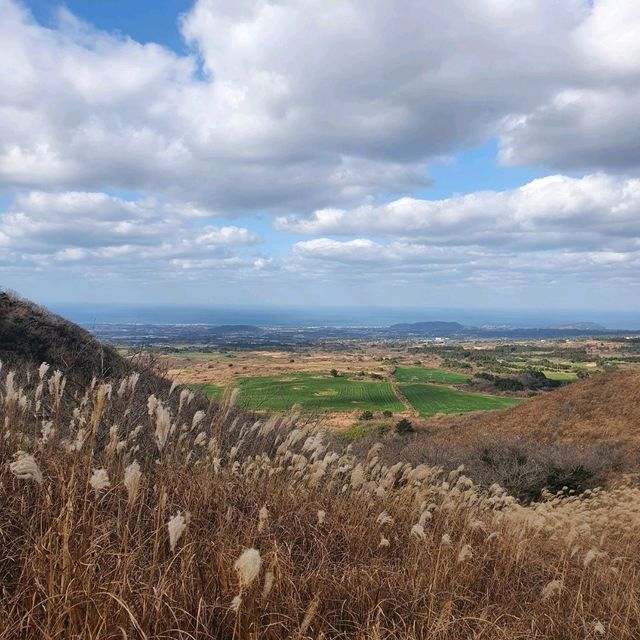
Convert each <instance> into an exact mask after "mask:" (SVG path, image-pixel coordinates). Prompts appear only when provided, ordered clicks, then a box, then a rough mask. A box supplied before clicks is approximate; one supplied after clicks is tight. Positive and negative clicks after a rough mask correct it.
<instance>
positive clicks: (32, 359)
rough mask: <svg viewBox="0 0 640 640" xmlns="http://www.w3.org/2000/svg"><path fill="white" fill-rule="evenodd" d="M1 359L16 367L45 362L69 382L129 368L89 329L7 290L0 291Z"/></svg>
mask: <svg viewBox="0 0 640 640" xmlns="http://www.w3.org/2000/svg"><path fill="white" fill-rule="evenodd" d="M0 360H2V361H3V362H4V363H5V365H6V366H18V367H22V366H34V365H36V366H37V365H39V364H40V363H42V362H48V363H49V364H50V365H51V366H52V367H53V368H54V369H59V370H60V371H62V373H63V374H64V375H65V376H66V377H67V380H68V382H70V383H73V382H77V383H87V382H89V381H90V380H91V378H92V377H93V376H98V377H112V376H119V375H122V374H124V373H125V372H126V371H128V370H129V369H130V367H129V366H128V365H127V363H126V362H125V361H124V360H123V359H122V358H121V357H120V356H119V355H118V354H117V353H116V351H115V350H113V349H112V348H110V347H108V346H105V345H102V344H101V343H99V342H98V341H97V340H96V339H95V338H93V337H92V336H91V334H90V333H89V332H88V331H86V330H84V329H82V328H81V327H79V326H78V325H76V324H74V323H72V322H69V321H68V320H65V319H64V318H62V317H60V316H58V315H55V314H53V313H51V312H49V311H48V310H47V309H45V308H43V307H40V306H38V305H35V304H34V303H32V302H30V301H28V300H25V299H23V298H20V297H19V296H17V295H15V294H13V293H10V292H6V291H0Z"/></svg>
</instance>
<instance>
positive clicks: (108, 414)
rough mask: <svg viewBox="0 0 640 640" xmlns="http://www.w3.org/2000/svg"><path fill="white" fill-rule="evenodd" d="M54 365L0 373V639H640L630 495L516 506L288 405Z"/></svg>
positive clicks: (626, 490)
mask: <svg viewBox="0 0 640 640" xmlns="http://www.w3.org/2000/svg"><path fill="white" fill-rule="evenodd" d="M5 373H6V372H5ZM54 375H55V374H54V373H53V372H46V373H45V374H44V378H45V379H44V381H43V384H42V386H41V387H40V386H39V380H38V373H37V372H36V371H34V372H31V373H30V382H27V372H20V375H19V376H17V377H16V380H15V381H14V380H13V377H12V376H9V380H7V376H6V375H4V376H2V379H0V389H1V393H2V402H1V403H0V425H1V426H2V429H3V433H2V437H1V438H0V549H1V550H2V551H1V556H0V594H1V595H0V620H1V621H2V626H0V639H2V640H8V639H9V638H11V639H17V638H27V639H30V638H47V639H53V638H60V639H62V638H65V639H66V638H96V639H97V638H181V639H187V638H238V639H240V638H241V639H245V638H267V639H270V638H273V639H276V638H360V639H365V638H366V639H374V638H375V639H383V638H409V639H413V638H421V639H422V638H424V639H426V638H429V639H454V638H455V639H463V638H464V639H467V638H478V639H480V638H482V639H485V640H486V639H493V638H495V639H515V638H521V639H525V638H527V639H529V638H554V639H556V638H562V639H565V638H566V639H574V638H575V639H576V640H577V639H580V640H584V639H585V638H604V637H608V638H616V639H629V640H631V639H633V638H637V637H638V629H639V628H640V597H639V596H640V577H639V573H638V571H639V569H640V536H639V535H638V533H639V529H640V492H639V490H638V489H637V488H635V487H632V486H621V487H619V488H617V489H615V490H610V491H598V490H596V491H593V492H589V493H587V494H586V495H582V496H579V497H577V496H560V495H558V496H547V498H548V499H547V500H546V501H544V502H541V503H539V504H536V505H532V506H529V507H523V506H521V505H519V504H517V503H516V501H515V500H514V499H513V498H511V497H510V496H508V495H506V493H505V492H504V491H503V490H502V489H501V488H500V487H497V486H494V487H492V488H491V489H490V490H489V491H481V490H479V489H478V488H477V487H476V486H475V485H474V484H473V483H472V482H471V481H470V480H469V478H467V477H466V476H464V475H463V470H462V469H460V470H457V471H454V472H452V473H450V474H449V475H448V476H443V474H442V472H441V471H440V470H439V469H438V468H429V467H425V466H421V467H417V468H414V467H411V466H410V465H408V464H398V465H394V466H392V467H388V466H386V465H384V464H383V463H382V462H381V460H380V459H379V458H378V451H379V446H374V447H373V448H372V449H371V450H370V451H369V453H368V455H367V456H366V458H365V457H364V456H363V457H362V458H360V459H358V458H356V457H355V456H353V455H352V454H351V453H350V452H349V451H346V452H343V453H335V452H333V451H331V450H330V449H329V448H328V446H327V445H326V444H325V440H324V434H323V432H322V430H321V429H320V428H319V427H317V426H316V425H311V424H306V425H303V424H299V423H296V421H295V419H294V418H293V417H292V416H289V417H286V418H281V419H277V420H276V419H270V420H267V421H265V420H262V421H260V422H254V421H252V420H249V421H248V420H247V418H246V417H244V416H242V415H241V414H234V412H233V410H232V409H231V407H230V406H229V404H230V403H227V404H226V405H224V404H223V405H222V406H220V407H217V406H209V407H205V408H203V407H202V406H200V405H198V404H197V401H196V400H193V399H192V398H191V396H190V395H189V394H188V392H179V390H174V391H173V393H172V394H171V395H170V397H168V396H167V394H166V393H165V396H164V397H160V398H155V399H153V400H149V399H148V398H147V397H146V396H144V397H143V394H141V393H140V392H139V391H138V390H137V389H136V387H135V385H134V384H133V381H131V380H130V381H128V382H125V383H121V382H120V381H117V382H114V383H113V386H112V387H108V386H105V385H104V384H102V383H95V384H94V385H93V386H92V387H91V388H88V389H87V390H86V393H85V394H84V395H83V394H77V397H75V398H73V397H70V396H68V395H67V396H65V395H64V394H65V393H66V392H65V391H62V392H60V381H59V382H58V384H56V383H52V384H51V385H49V380H52V379H53V376H54ZM60 393H61V394H62V398H60V397H59V394H60ZM60 400H62V401H60ZM199 412H204V413H199ZM167 421H168V423H167ZM167 424H168V433H167V432H166V429H167ZM43 434H45V435H46V437H45V438H43ZM18 451H23V452H25V454H23V455H21V456H20V458H21V464H19V465H17V466H16V465H13V467H12V466H11V463H12V462H14V461H17V460H18V459H17V457H16V454H17V452H18ZM25 455H27V456H28V455H30V456H33V460H30V459H28V458H26V457H25ZM134 461H136V462H138V463H139V465H140V468H141V476H140V477H139V478H136V475H137V474H136V467H135V465H134V466H133V467H132V466H131V465H133V462H134ZM34 463H35V465H36V466H34ZM127 469H128V471H127ZM36 470H37V471H36ZM39 474H41V477H40V475H39ZM132 474H133V475H132ZM92 478H93V480H92ZM136 479H137V482H136V481H135V480H136ZM170 523H171V524H170ZM247 550H254V551H249V552H247Z"/></svg>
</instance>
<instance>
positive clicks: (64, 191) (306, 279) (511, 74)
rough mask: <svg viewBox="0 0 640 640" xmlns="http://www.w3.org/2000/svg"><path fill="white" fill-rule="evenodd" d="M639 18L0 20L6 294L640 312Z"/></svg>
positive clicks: (147, 8)
mask: <svg viewBox="0 0 640 640" xmlns="http://www.w3.org/2000/svg"><path fill="white" fill-rule="evenodd" d="M639 169H640V3H639V2H637V0H593V1H589V0H563V1H562V2H558V1H557V0H430V2H406V3H405V2H398V1H397V0H368V1H367V2H361V1H360V0H357V1H356V0H353V1H347V0H325V1H323V2H318V1H317V0H296V1H293V0H271V1H267V0H234V1H233V2H232V1H229V0H226V1H222V0H195V1H187V0H167V1H163V2H158V1H157V0H136V2H131V1H130V0H128V1H126V2H125V0H110V1H109V2H95V1H89V0H84V1H83V0H68V1H67V2H66V3H58V2H49V1H46V0H31V1H21V0H0V286H2V287H5V288H9V289H13V290H16V291H17V292H19V293H20V294H22V295H25V296H27V297H30V298H32V299H35V300H36V301H38V302H42V303H45V304H46V303H60V302H69V303H98V302H100V303H136V304H139V303H153V304H163V303H167V304H168V303H171V304H198V305H217V304H224V305H228V304H262V305H296V306H305V305H309V306H312V305H315V306H322V305H342V304H344V305H371V306H388V307H398V308H401V307H412V308H415V307H424V308H429V307H434V308H436V307H440V308H441V307H447V308H456V307H460V308H470V307H476V308H497V309H500V308H505V309H507V308H508V309H518V308H522V309H553V308H562V309H576V310H581V309H594V310H632V311H637V310H640V176H639V174H638V170H639Z"/></svg>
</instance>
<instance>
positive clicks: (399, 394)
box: [390, 376, 420, 418]
mask: <svg viewBox="0 0 640 640" xmlns="http://www.w3.org/2000/svg"><path fill="white" fill-rule="evenodd" d="M390 380H391V388H392V389H393V393H394V394H395V396H396V398H398V400H400V402H402V404H403V405H404V408H405V410H406V411H407V413H409V414H410V415H411V417H413V418H419V417H420V414H419V413H418V412H417V411H416V410H415V409H414V408H413V405H412V404H411V403H410V402H409V401H408V400H407V399H406V398H405V396H404V393H402V391H400V387H399V386H398V382H397V380H396V379H395V377H393V376H391V378H390Z"/></svg>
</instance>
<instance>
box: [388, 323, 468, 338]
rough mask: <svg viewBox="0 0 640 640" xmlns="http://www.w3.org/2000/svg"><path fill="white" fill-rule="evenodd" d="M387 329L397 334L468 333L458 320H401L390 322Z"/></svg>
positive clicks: (434, 334)
mask: <svg viewBox="0 0 640 640" xmlns="http://www.w3.org/2000/svg"><path fill="white" fill-rule="evenodd" d="M389 331H391V332H392V333H399V334H404V335H407V334H413V335H421V336H439V337H450V336H459V335H468V333H469V330H468V329H467V328H466V327H465V326H463V325H461V324H460V323H459V322H443V321H439V320H436V321H430V322H412V323H407V322H403V323H400V324H392V325H391V326H390V327H389Z"/></svg>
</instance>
